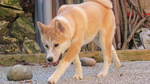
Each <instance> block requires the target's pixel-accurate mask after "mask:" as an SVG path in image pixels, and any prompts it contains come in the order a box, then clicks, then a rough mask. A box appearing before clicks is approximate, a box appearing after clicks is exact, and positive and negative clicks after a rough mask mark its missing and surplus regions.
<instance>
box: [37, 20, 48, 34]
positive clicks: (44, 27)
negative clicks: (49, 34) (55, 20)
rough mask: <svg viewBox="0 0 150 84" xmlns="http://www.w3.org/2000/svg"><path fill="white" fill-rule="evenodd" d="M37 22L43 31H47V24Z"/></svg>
mask: <svg viewBox="0 0 150 84" xmlns="http://www.w3.org/2000/svg"><path fill="white" fill-rule="evenodd" d="M36 24H37V26H38V27H39V28H40V29H41V31H42V32H43V31H45V30H46V28H47V27H46V25H45V24H43V23H41V22H39V21H38V22H36Z"/></svg>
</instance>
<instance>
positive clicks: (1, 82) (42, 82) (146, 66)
mask: <svg viewBox="0 0 150 84" xmlns="http://www.w3.org/2000/svg"><path fill="white" fill-rule="evenodd" d="M122 64H123V65H124V66H123V67H121V68H120V69H119V71H117V70H115V68H114V66H112V67H111V70H110V73H109V74H108V75H107V76H106V77H104V78H96V74H97V73H98V72H99V71H100V70H101V68H102V63H98V64H96V66H93V67H83V70H84V79H83V80H75V79H73V78H72V76H73V74H74V66H73V65H71V66H70V67H69V69H68V70H67V72H66V73H65V75H63V76H62V78H61V79H60V80H59V81H58V84H92V83H93V84H150V61H137V62H123V63H122ZM29 67H31V69H32V71H33V79H32V81H33V84H47V79H48V77H49V76H50V75H51V74H52V72H53V71H54V70H55V67H48V68H42V67H41V66H29ZM9 69H10V67H0V84H20V82H14V81H7V79H6V74H7V72H8V70H9ZM24 84H29V83H24Z"/></svg>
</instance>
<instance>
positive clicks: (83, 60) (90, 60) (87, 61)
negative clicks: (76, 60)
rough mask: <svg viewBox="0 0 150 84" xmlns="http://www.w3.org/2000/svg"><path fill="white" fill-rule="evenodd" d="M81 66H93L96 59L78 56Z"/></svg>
mask: <svg viewBox="0 0 150 84" xmlns="http://www.w3.org/2000/svg"><path fill="white" fill-rule="evenodd" d="M80 61H81V64H82V66H94V65H95V64H96V60H95V59H93V58H88V57H82V58H80Z"/></svg>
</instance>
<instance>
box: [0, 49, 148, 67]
mask: <svg viewBox="0 0 150 84" xmlns="http://www.w3.org/2000/svg"><path fill="white" fill-rule="evenodd" d="M149 52H150V50H121V51H117V53H118V55H119V58H120V60H121V61H150V53H149ZM124 53H125V54H124ZM137 53H140V55H139V54H137ZM99 55H100V52H99V51H94V52H81V53H80V57H92V58H94V59H96V61H97V62H102V60H103V58H102V56H99ZM0 60H1V61H0V65H14V64H16V63H18V62H17V61H25V62H28V63H38V64H42V63H45V62H46V60H45V54H13V55H4V54H3V55H0Z"/></svg>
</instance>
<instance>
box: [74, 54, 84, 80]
mask: <svg viewBox="0 0 150 84" xmlns="http://www.w3.org/2000/svg"><path fill="white" fill-rule="evenodd" d="M74 64H75V74H74V76H73V78H75V79H77V80H81V79H83V71H82V66H81V61H80V58H79V55H77V56H76V58H75V60H74Z"/></svg>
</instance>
